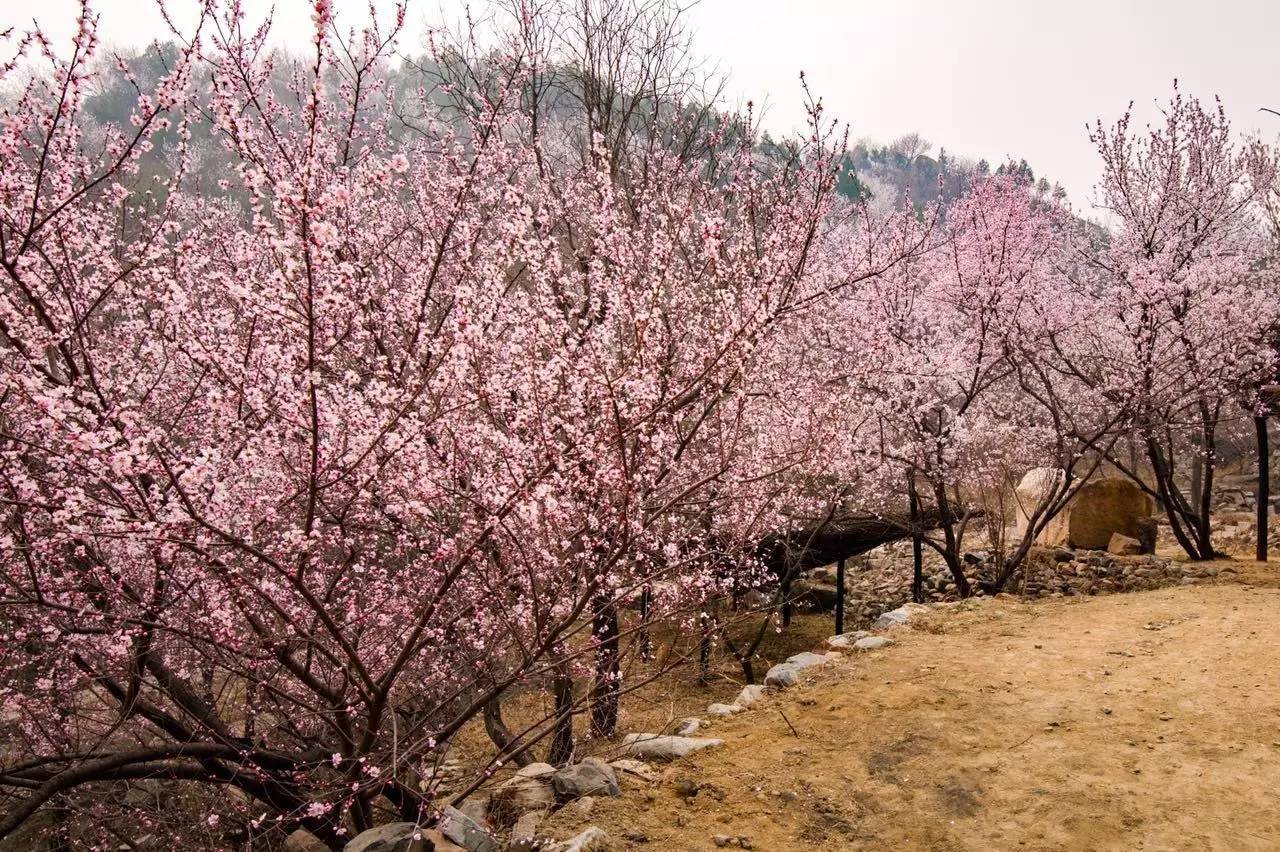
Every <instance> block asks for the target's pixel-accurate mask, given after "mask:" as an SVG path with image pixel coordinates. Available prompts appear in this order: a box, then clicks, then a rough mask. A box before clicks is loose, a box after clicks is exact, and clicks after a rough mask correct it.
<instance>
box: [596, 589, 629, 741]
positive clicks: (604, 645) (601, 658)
mask: <svg viewBox="0 0 1280 852" xmlns="http://www.w3.org/2000/svg"><path fill="white" fill-rule="evenodd" d="M592 627H593V629H592V632H593V633H594V634H595V639H596V643H597V644H596V677H595V683H594V684H593V685H592V687H591V731H592V733H594V734H595V735H596V736H598V737H611V736H613V732H614V731H615V730H616V729H617V727H618V696H619V693H620V692H621V690H622V668H621V666H620V664H619V654H618V607H617V606H616V605H615V604H614V602H613V601H612V600H608V601H603V602H601V604H600V605H599V606H598V607H597V609H596V613H595V618H594V624H593V625H592Z"/></svg>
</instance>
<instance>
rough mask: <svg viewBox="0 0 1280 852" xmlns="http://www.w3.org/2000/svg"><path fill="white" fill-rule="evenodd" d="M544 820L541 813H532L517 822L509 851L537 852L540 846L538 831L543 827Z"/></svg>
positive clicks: (512, 831)
mask: <svg viewBox="0 0 1280 852" xmlns="http://www.w3.org/2000/svg"><path fill="white" fill-rule="evenodd" d="M544 818H545V817H544V816H543V814H542V813H541V812H539V811H530V812H529V813H527V814H525V815H524V816H522V817H520V819H518V820H516V824H515V827H514V828H512V829H511V842H510V843H509V844H508V845H507V849H508V850H509V851H510V852H535V850H536V849H537V848H538V845H539V844H538V829H539V828H541V827H542V821H543V819H544Z"/></svg>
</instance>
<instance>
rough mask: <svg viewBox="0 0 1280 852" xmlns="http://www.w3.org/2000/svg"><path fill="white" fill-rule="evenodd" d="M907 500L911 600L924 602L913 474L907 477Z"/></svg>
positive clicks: (918, 516) (918, 502)
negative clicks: (909, 529)
mask: <svg viewBox="0 0 1280 852" xmlns="http://www.w3.org/2000/svg"><path fill="white" fill-rule="evenodd" d="M907 502H908V504H909V505H908V508H909V510H910V517H911V600H913V601H915V602H916V603H924V542H922V541H921V540H920V495H919V493H917V492H916V480H915V477H914V476H912V477H908V478H907Z"/></svg>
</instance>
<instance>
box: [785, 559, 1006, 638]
mask: <svg viewBox="0 0 1280 852" xmlns="http://www.w3.org/2000/svg"><path fill="white" fill-rule="evenodd" d="M986 561H987V554H986V553H985V552H982V551H974V552H972V553H966V554H965V559H964V572H965V577H966V578H968V580H969V584H970V586H973V587H975V588H976V586H977V582H978V575H979V571H980V570H981V568H982V567H983V566H984V565H985V564H986ZM921 562H922V569H923V570H922V577H923V580H924V583H923V587H924V594H925V598H926V600H928V601H932V602H938V601H947V600H955V599H956V585H955V581H954V580H953V579H952V577H951V571H950V570H949V569H948V568H947V566H946V564H945V563H944V562H943V561H942V557H941V556H939V555H938V553H937V551H934V550H931V549H929V548H926V549H925V550H924V556H923V559H922V560H921ZM912 571H913V556H912V553H911V542H909V541H899V542H894V543H892V544H886V545H881V546H880V547H877V548H876V549H874V550H871V551H868V552H867V553H865V554H863V555H862V556H859V557H857V558H856V559H851V560H849V562H848V563H847V565H846V570H845V615H846V617H847V618H849V619H850V621H851V622H852V623H854V624H856V625H865V624H869V623H870V622H871V621H872V620H874V619H875V618H876V617H877V616H879V615H880V613H882V612H886V611H888V610H892V609H897V608H898V607H900V606H901V605H902V604H904V603H906V602H908V601H910V600H911V575H912ZM793 590H794V593H795V600H796V603H797V604H798V605H800V606H801V607H804V608H807V609H811V610H815V611H820V612H830V611H832V610H834V609H835V605H836V566H834V565H824V566H822V567H820V568H815V569H813V570H812V571H809V572H807V573H806V574H805V576H804V577H802V578H801V579H800V581H799V582H797V583H796V584H795V585H794V586H793Z"/></svg>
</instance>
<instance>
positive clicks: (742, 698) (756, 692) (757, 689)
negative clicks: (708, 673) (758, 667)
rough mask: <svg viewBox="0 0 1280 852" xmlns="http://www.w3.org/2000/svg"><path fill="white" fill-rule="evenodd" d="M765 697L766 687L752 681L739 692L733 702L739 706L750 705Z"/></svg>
mask: <svg viewBox="0 0 1280 852" xmlns="http://www.w3.org/2000/svg"><path fill="white" fill-rule="evenodd" d="M763 697H764V687H763V686H761V685H760V684H758V683H752V684H748V685H747V686H744V687H742V691H741V692H739V693H738V697H737V698H735V699H734V701H733V703H734V704H737V705H738V706H739V707H750V706H751V705H753V704H755V703H756V702H757V701H759V700H760V699H761V698H763Z"/></svg>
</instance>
